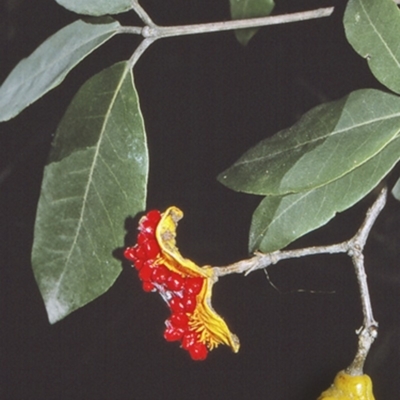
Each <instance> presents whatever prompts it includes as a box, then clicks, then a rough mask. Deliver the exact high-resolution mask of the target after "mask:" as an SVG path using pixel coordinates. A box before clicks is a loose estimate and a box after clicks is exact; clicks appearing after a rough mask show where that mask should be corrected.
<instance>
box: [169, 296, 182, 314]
mask: <svg viewBox="0 0 400 400" xmlns="http://www.w3.org/2000/svg"><path fill="white" fill-rule="evenodd" d="M169 306H170V308H171V310H172V312H173V313H180V312H184V311H185V306H184V304H183V303H182V301H181V299H179V298H178V297H173V298H172V299H171V300H170V302H169Z"/></svg>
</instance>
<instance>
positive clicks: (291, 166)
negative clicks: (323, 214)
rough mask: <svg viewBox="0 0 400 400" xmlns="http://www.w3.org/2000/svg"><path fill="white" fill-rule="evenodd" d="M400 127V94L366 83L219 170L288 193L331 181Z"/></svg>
mask: <svg viewBox="0 0 400 400" xmlns="http://www.w3.org/2000/svg"><path fill="white" fill-rule="evenodd" d="M399 130H400V97H398V96H395V95H392V94H387V93H384V92H380V91H378V90H372V89H365V90H359V91H356V92H353V93H351V94H350V95H348V96H347V97H345V98H344V99H342V100H339V101H335V102H332V103H328V104H323V105H321V106H318V107H316V108H314V109H313V110H311V111H309V112H308V113H306V114H305V115H303V117H302V118H301V119H300V120H299V122H298V123H296V124H295V125H293V126H292V127H291V128H289V129H285V130H283V131H281V132H279V133H278V134H276V135H275V136H273V137H271V138H268V139H265V140H263V141H262V142H260V143H259V144H258V145H256V146H255V147H254V148H252V149H250V150H249V151H247V152H246V153H245V154H244V155H243V156H242V157H241V158H240V159H239V160H238V161H237V162H236V163H235V164H234V165H233V166H231V167H230V168H229V169H228V170H226V171H225V172H223V173H222V174H220V175H219V177H218V178H219V180H220V182H221V183H223V184H224V185H226V186H228V187H230V188H231V189H234V190H237V191H242V192H247V193H253V194H263V195H284V194H289V193H298V192H301V191H304V190H310V189H314V188H317V187H319V186H323V185H326V184H328V183H330V182H332V181H334V180H336V179H338V178H340V177H341V176H344V175H345V174H347V173H349V172H351V171H352V170H354V169H355V168H357V167H359V166H360V165H362V164H363V163H365V162H367V161H368V160H369V159H370V158H372V157H374V156H375V155H376V154H378V153H379V152H380V151H381V150H382V149H383V148H384V147H385V146H387V145H388V143H390V141H391V140H393V138H394V137H395V136H396V135H397V133H398V132H399Z"/></svg>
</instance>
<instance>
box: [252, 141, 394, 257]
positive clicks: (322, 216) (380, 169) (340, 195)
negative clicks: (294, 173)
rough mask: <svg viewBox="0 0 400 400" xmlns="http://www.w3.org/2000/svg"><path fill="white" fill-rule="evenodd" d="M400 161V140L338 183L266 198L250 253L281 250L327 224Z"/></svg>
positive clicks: (258, 211) (256, 216)
mask: <svg viewBox="0 0 400 400" xmlns="http://www.w3.org/2000/svg"><path fill="white" fill-rule="evenodd" d="M399 158H400V138H396V139H394V140H393V141H392V142H391V143H390V144H389V145H388V146H386V147H385V148H384V149H383V150H382V151H381V152H380V153H379V154H377V155H376V156H375V157H373V158H372V159H370V160H369V161H367V162H366V163H364V164H363V165H361V166H360V167H358V168H356V169H355V170H353V171H352V172H350V173H348V174H347V175H345V176H344V177H342V178H339V179H337V180H336V181H334V182H332V183H330V184H328V185H324V186H322V187H319V188H316V189H312V190H310V191H304V192H301V193H296V194H290V195H287V196H267V197H265V198H264V200H262V202H261V203H260V205H259V206H258V208H257V209H256V211H255V212H254V214H253V218H252V223H251V228H250V236H249V250H250V252H253V251H255V250H260V251H263V252H270V251H274V250H279V249H281V248H283V247H285V246H287V245H288V244H290V243H291V242H293V241H294V240H296V239H298V238H299V237H301V236H303V235H305V234H306V233H308V232H311V231H313V230H314V229H317V228H319V227H320V226H323V225H325V224H326V223H327V222H328V221H329V220H331V219H332V218H333V217H334V216H335V214H336V213H337V212H341V211H344V210H346V209H348V208H350V207H351V206H353V205H354V204H356V203H357V202H358V201H359V200H361V199H362V198H363V197H365V196H366V195H367V194H368V193H369V192H370V191H371V190H372V189H374V188H375V187H376V185H378V183H379V182H380V181H381V180H382V179H383V178H384V177H385V175H386V174H387V173H388V172H389V171H390V170H391V169H392V168H393V167H394V165H395V164H396V162H397V161H398V159H399Z"/></svg>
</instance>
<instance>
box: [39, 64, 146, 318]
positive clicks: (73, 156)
mask: <svg viewBox="0 0 400 400" xmlns="http://www.w3.org/2000/svg"><path fill="white" fill-rule="evenodd" d="M147 174H148V154H147V145H146V139H145V130H144V124H143V118H142V115H141V111H140V108H139V100H138V97H137V93H136V90H135V87H134V83H133V77H132V73H131V71H130V69H129V68H128V64H127V63H125V62H122V63H118V64H115V65H114V66H112V67H110V68H108V69H106V70H104V71H102V72H100V73H99V74H97V75H95V76H94V77H92V78H91V79H89V80H88V81H87V82H86V83H85V84H84V85H83V86H82V88H81V89H80V90H79V92H78V93H77V95H76V96H75V98H74V99H73V101H72V103H71V105H70V106H69V108H68V110H67V112H66V114H65V116H64V117H63V119H62V121H61V123H60V125H59V128H58V130H57V133H56V137H55V140H54V144H53V149H52V151H51V154H50V159H49V163H48V165H47V166H46V167H45V171H44V177H43V182H42V189H41V195H40V199H39V205H38V210H37V216H36V223H35V234H34V244H33V250H32V263H33V269H34V274H35V278H36V281H37V283H38V285H39V288H40V291H41V294H42V296H43V299H44V302H45V306H46V309H47V313H48V317H49V320H50V322H51V323H54V322H56V321H59V320H60V319H62V318H64V317H65V316H66V315H68V314H69V313H71V312H72V311H74V310H76V309H78V308H80V307H82V306H84V305H86V304H87V303H88V302H90V301H92V300H94V299H95V298H97V297H98V296H100V295H101V294H103V293H104V292H105V291H107V290H108V288H109V287H110V286H111V285H112V284H113V283H114V281H115V279H116V278H117V277H118V275H119V273H120V271H121V262H120V261H119V260H117V259H115V258H114V257H113V252H114V251H115V249H116V248H119V247H123V245H124V235H125V232H124V222H125V219H126V218H127V217H128V216H130V215H135V214H137V213H138V212H140V211H142V210H143V209H144V208H145V199H146V185H147Z"/></svg>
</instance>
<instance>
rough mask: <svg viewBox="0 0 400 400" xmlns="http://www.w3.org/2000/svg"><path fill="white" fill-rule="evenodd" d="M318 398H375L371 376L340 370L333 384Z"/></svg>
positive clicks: (319, 399)
mask: <svg viewBox="0 0 400 400" xmlns="http://www.w3.org/2000/svg"><path fill="white" fill-rule="evenodd" d="M318 400H375V397H374V395H373V393H372V381H371V378H370V377H369V376H368V375H360V376H352V375H348V374H346V373H345V372H344V371H340V372H339V373H338V374H337V375H336V376H335V379H334V381H333V385H332V386H331V387H330V388H329V389H327V390H325V391H324V392H323V393H322V394H321V396H319V397H318Z"/></svg>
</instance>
